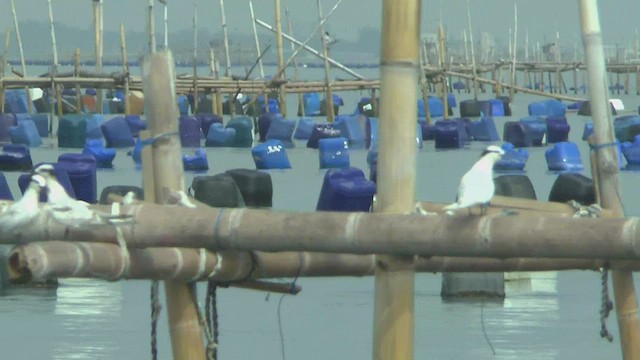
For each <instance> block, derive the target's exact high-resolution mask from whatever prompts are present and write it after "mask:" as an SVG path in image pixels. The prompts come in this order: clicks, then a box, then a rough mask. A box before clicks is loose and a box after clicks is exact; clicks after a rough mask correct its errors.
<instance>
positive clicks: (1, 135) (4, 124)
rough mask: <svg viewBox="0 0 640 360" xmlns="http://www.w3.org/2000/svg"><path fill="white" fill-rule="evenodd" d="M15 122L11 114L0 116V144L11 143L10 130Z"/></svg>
mask: <svg viewBox="0 0 640 360" xmlns="http://www.w3.org/2000/svg"><path fill="white" fill-rule="evenodd" d="M16 124H17V120H16V118H15V116H14V115H13V114H0V142H5V143H8V142H11V128H12V127H14V126H16Z"/></svg>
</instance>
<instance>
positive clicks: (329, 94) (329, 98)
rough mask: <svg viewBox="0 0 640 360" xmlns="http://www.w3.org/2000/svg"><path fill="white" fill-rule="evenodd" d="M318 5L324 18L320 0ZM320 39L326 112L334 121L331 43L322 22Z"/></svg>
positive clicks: (330, 120) (320, 16)
mask: <svg viewBox="0 0 640 360" xmlns="http://www.w3.org/2000/svg"><path fill="white" fill-rule="evenodd" d="M316 4H317V6H318V19H320V20H322V5H321V4H320V0H316ZM320 40H321V41H322V54H323V55H324V85H325V87H326V96H325V112H326V114H327V121H328V122H333V121H334V120H335V114H334V111H333V91H331V81H330V74H329V72H330V71H331V67H330V66H329V61H328V60H327V58H328V57H329V44H327V38H326V36H325V31H324V25H322V23H321V24H320Z"/></svg>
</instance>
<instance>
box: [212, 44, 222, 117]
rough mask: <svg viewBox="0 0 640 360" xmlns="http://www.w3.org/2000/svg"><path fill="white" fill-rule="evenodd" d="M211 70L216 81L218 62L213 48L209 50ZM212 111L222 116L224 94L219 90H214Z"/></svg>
mask: <svg viewBox="0 0 640 360" xmlns="http://www.w3.org/2000/svg"><path fill="white" fill-rule="evenodd" d="M209 68H210V70H211V76H213V77H214V79H218V77H219V76H218V74H219V73H218V63H217V61H216V55H215V51H214V50H213V48H212V47H211V48H209ZM211 107H212V109H211V110H212V111H213V113H214V114H217V115H220V116H222V94H221V92H220V90H219V89H217V88H216V89H214V90H213V99H212V106H211Z"/></svg>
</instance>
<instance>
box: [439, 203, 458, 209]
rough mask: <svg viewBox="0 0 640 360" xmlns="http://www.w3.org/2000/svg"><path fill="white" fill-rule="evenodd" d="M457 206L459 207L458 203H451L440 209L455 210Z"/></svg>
mask: <svg viewBox="0 0 640 360" xmlns="http://www.w3.org/2000/svg"><path fill="white" fill-rule="evenodd" d="M459 208H460V204H458V203H453V204H451V205H447V206H445V207H443V208H442V210H457V209H459Z"/></svg>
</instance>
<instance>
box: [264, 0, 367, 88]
mask: <svg viewBox="0 0 640 360" xmlns="http://www.w3.org/2000/svg"><path fill="white" fill-rule="evenodd" d="M341 2H342V0H339V1H338V3H337V4H339V3H341ZM337 4H336V5H337ZM335 7H337V6H335ZM331 13H333V10H332V11H330V12H329V14H327V16H326V17H325V21H326V19H328V18H329V15H330V14H331ZM256 24H258V25H260V26H262V27H264V28H265V29H267V30H269V31H271V32H273V33H275V32H276V30H275V29H274V28H273V27H272V26H271V25H269V24H267V23H265V22H264V21H262V20H260V19H256ZM312 33H315V31H313V32H312ZM282 37H283V38H284V39H286V40H288V41H290V42H292V43H294V44H296V45H298V46H299V47H301V48H302V49H304V50H306V51H308V52H309V53H311V54H313V55H315V56H316V57H318V58H320V59H322V60H324V59H325V58H324V55H323V54H322V53H320V52H319V51H318V50H315V49H313V48H311V47H310V46H308V45H307V44H306V43H307V41H308V40H305V41H303V42H300V41H298V40H296V39H295V38H293V37H292V36H291V35H289V34H285V33H282ZM310 38H311V37H308V38H307V39H310ZM296 50H297V51H294V53H295V54H296V55H297V53H298V52H299V50H298V49H296ZM327 60H328V61H329V63H330V64H331V65H333V66H335V67H336V68H338V69H340V70H342V71H344V72H346V73H347V74H349V75H351V76H353V77H355V78H356V79H360V80H364V79H365V77H364V76H362V75H360V74H358V73H357V72H355V71H353V70H351V69H349V68H348V67H346V66H344V65H343V64H341V63H339V62H337V61H336V60H335V59H332V58H328V59H327Z"/></svg>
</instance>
